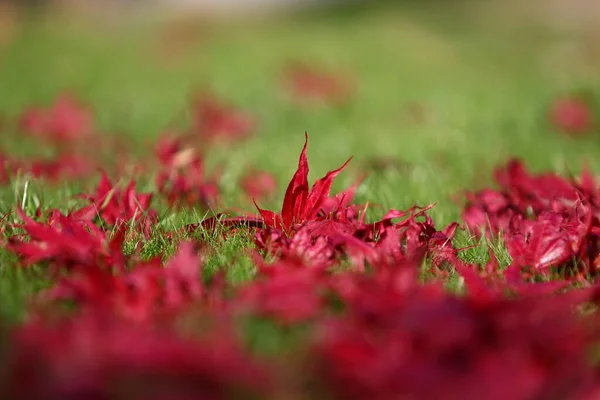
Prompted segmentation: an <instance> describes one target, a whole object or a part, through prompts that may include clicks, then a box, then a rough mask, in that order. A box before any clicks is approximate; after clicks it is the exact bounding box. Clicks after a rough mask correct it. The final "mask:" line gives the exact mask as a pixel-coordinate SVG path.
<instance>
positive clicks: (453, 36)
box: [0, 8, 600, 329]
mask: <svg viewBox="0 0 600 400" xmlns="http://www.w3.org/2000/svg"><path fill="white" fill-rule="evenodd" d="M411 15H412V14H411V13H408V12H401V10H398V9H385V8H384V9H383V10H378V11H374V12H366V13H355V14H350V15H346V16H345V17H343V18H335V17H333V16H329V17H320V16H314V17H311V16H304V17H302V18H298V19H285V20H283V21H282V20H279V21H260V22H255V23H248V24H245V25H243V26H239V25H226V26H220V27H219V26H215V27H213V26H210V27H206V29H205V33H204V34H202V35H199V38H198V40H197V41H195V42H193V43H192V44H191V45H190V46H189V48H188V51H187V53H186V54H185V55H183V56H181V57H180V58H179V59H174V60H170V61H172V62H171V63H165V62H164V61H165V60H164V59H163V60H161V58H160V57H158V56H157V54H159V51H158V47H159V43H160V40H159V37H160V32H161V25H160V24H158V23H139V24H136V25H134V26H121V25H119V24H118V23H115V24H114V26H111V27H110V28H108V29H107V28H100V27H99V25H95V24H94V23H91V26H90V25H89V24H87V25H86V24H82V23H73V22H72V21H70V22H65V23H59V22H57V21H56V20H51V19H44V20H38V21H33V22H30V23H25V24H23V25H21V26H19V27H18V28H17V32H15V37H14V40H13V41H12V42H11V43H9V44H8V45H7V46H6V47H5V48H3V49H2V50H1V52H0V93H2V96H0V112H1V113H2V115H4V116H5V118H6V120H8V121H10V120H11V118H13V117H15V116H16V115H18V113H19V111H20V110H21V109H22V108H23V107H25V106H27V105H30V104H32V103H42V104H44V103H48V102H50V101H51V100H52V99H53V97H54V96H55V95H56V94H57V93H58V92H59V91H61V90H63V89H71V90H73V91H75V92H76V93H77V94H79V95H80V96H81V97H82V98H83V99H85V100H86V101H89V102H90V103H91V104H92V105H93V106H94V108H95V110H96V117H97V124H98V127H99V129H100V130H101V131H104V132H107V133H106V134H107V135H123V134H125V135H127V137H128V138H129V140H131V141H132V143H135V145H134V146H133V152H134V153H136V154H137V155H140V156H141V155H144V153H147V152H148V151H150V149H151V147H150V146H149V145H148V143H152V141H153V139H154V138H156V137H157V136H158V135H159V134H160V133H161V132H163V131H165V130H166V129H168V128H177V127H184V126H185V125H186V118H187V115H186V112H185V110H186V104H187V101H188V99H189V95H190V93H192V91H193V90H194V89H195V88H202V87H205V86H208V87H211V88H213V89H214V91H215V92H216V93H218V94H219V95H220V96H222V97H223V98H225V99H228V100H229V101H231V102H232V103H234V104H236V105H238V106H240V107H241V108H243V109H246V110H248V111H249V112H251V113H253V114H254V115H256V116H257V117H258V118H259V121H260V126H259V129H258V131H257V135H256V136H255V137H254V138H253V139H251V140H249V141H247V142H243V143H239V144H235V145H232V146H230V147H228V148H224V147H221V148H217V149H214V150H211V151H210V152H209V164H210V165H211V166H215V165H222V166H224V171H225V174H224V176H223V181H222V189H223V197H222V202H221V205H222V207H223V208H224V209H227V208H229V207H238V206H240V204H239V198H240V190H239V188H238V187H237V179H238V178H239V176H240V175H241V174H242V173H243V172H244V169H245V168H246V167H247V166H248V165H254V166H256V167H258V168H261V169H265V170H268V171H271V172H273V173H274V174H275V175H276V177H277V178H278V179H279V182H280V184H279V187H280V190H279V196H278V198H277V200H276V201H274V202H273V203H272V204H261V206H264V207H271V208H274V209H277V208H279V207H280V204H281V200H282V198H283V192H284V190H285V186H286V184H287V181H288V180H289V178H290V177H291V175H292V174H293V172H294V170H295V167H296V162H297V157H298V154H299V152H300V149H301V147H302V144H303V140H304V131H308V133H309V134H310V143H309V149H308V157H309V162H310V167H311V171H312V172H311V179H316V178H317V177H320V176H322V175H324V174H325V172H327V171H329V170H331V169H334V168H337V167H338V166H339V165H341V164H342V163H343V162H344V161H345V160H346V159H347V158H348V157H349V156H351V155H353V156H354V157H355V158H354V160H353V161H352V163H351V166H350V167H349V168H348V170H347V171H345V172H344V173H343V174H342V175H341V176H340V177H339V179H338V180H337V183H336V184H335V187H334V188H335V189H336V190H338V189H342V188H344V187H345V186H347V185H349V184H350V183H351V182H352V181H353V180H354V179H355V178H356V177H357V176H358V175H359V174H360V173H362V172H364V169H365V167H364V165H365V164H366V163H367V161H368V160H369V159H372V158H390V159H393V160H396V161H397V162H399V163H402V164H403V165H404V167H403V168H400V169H390V170H387V171H383V172H371V173H370V175H369V176H368V178H367V180H366V181H365V183H364V184H363V185H362V186H361V188H360V190H359V191H358V199H357V200H358V201H359V202H364V201H367V200H368V201H370V202H371V207H370V212H371V214H370V216H371V218H373V219H374V218H376V217H378V216H381V215H382V214H383V213H384V212H385V211H386V210H388V209H389V208H397V209H405V208H408V207H410V206H412V205H414V204H420V205H425V204H429V203H434V202H437V205H436V207H435V208H434V209H433V210H432V212H431V215H432V216H433V217H434V219H435V221H436V223H437V224H438V226H440V227H441V226H443V225H445V224H447V223H449V222H451V221H454V220H457V219H458V218H459V217H460V205H459V204H456V203H455V202H454V201H453V200H452V197H453V196H454V195H457V194H460V193H461V191H463V190H465V189H475V188H480V187H482V186H488V185H491V184H492V182H491V171H492V169H493V167H494V166H495V165H497V164H498V163H502V162H503V161H505V160H506V159H507V157H509V156H519V157H523V158H524V159H526V161H527V164H528V165H529V166H531V167H532V169H533V170H535V171H539V170H543V169H551V170H555V171H558V172H561V173H565V172H568V171H574V172H577V171H578V170H579V169H580V168H581V166H582V165H583V163H585V162H588V163H589V164H590V166H591V168H592V170H593V171H598V170H600V158H599V157H597V156H598V155H599V154H600V141H598V140H597V137H596V136H590V137H589V138H584V139H577V140H573V139H570V138H566V137H563V136H561V135H559V134H557V133H555V132H554V131H552V129H551V128H550V127H549V126H548V123H547V121H546V119H545V108H546V106H547V103H548V102H549V101H550V100H551V99H552V98H553V97H554V96H556V95H558V94H560V93H562V92H564V91H565V90H571V89H579V88H584V89H589V90H595V89H596V88H597V87H598V81H597V80H596V81H594V80H593V79H592V78H590V77H589V76H585V74H582V73H580V72H579V71H581V68H580V66H581V60H580V59H578V58H574V59H570V58H565V57H560V56H554V58H552V59H550V60H549V57H550V56H549V54H551V53H550V51H551V48H552V46H553V45H554V43H555V42H556V37H557V35H555V34H549V33H548V32H544V31H542V30H540V32H539V33H536V34H535V35H533V34H527V36H523V33H522V32H521V33H520V32H503V33H502V35H499V34H498V32H497V31H495V33H494V32H492V31H490V32H486V31H482V30H475V29H474V28H472V27H471V26H470V24H469V23H468V21H464V20H462V19H460V18H454V17H452V18H454V19H452V21H453V23H454V26H458V27H459V29H450V28H448V27H449V26H451V24H449V23H443V24H442V23H439V21H437V19H436V20H435V22H432V21H433V20H432V19H427V18H424V19H422V20H419V19H418V18H413V17H411ZM449 18H450V17H449ZM163 58H166V57H163ZM289 60H301V61H308V62H314V63H315V64H316V65H318V66H323V67H325V68H333V69H338V68H339V69H341V70H344V71H348V72H350V73H352V74H353V75H354V76H355V77H356V80H357V82H358V93H357V94H356V96H355V97H354V98H353V99H352V100H351V101H350V102H349V103H348V104H345V105H343V106H339V107H303V108H302V107H301V108H299V107H298V106H296V105H295V104H294V103H292V102H291V101H289V99H288V98H287V97H286V96H285V94H284V93H283V92H282V89H281V86H280V80H279V76H280V73H281V68H282V66H284V65H285V64H286V62H287V61H289ZM167 61H169V60H167ZM410 102H416V103H418V104H421V105H422V106H424V107H426V108H427V110H428V111H429V113H430V114H431V119H430V120H428V121H414V120H413V119H411V117H410V116H409V115H407V111H406V104H408V103H410ZM3 129H4V133H3V135H2V138H0V145H2V146H3V148H7V149H10V150H11V152H13V153H15V154H21V155H26V154H31V153H44V152H45V151H46V149H44V148H36V147H35V146H31V143H29V142H28V144H22V143H20V142H15V141H14V140H13V139H7V138H14V136H13V135H10V132H11V131H14V126H11V124H10V123H9V124H7V125H5V126H4V128H3ZM23 143H24V142H23ZM149 180H150V177H146V176H142V177H140V181H141V184H142V186H143V185H144V184H145V183H146V182H148V181H149ZM23 182H24V181H18V182H15V183H14V184H13V185H10V186H9V187H5V188H1V189H0V211H1V212H2V213H6V212H8V211H10V210H11V209H14V207H15V206H16V205H17V202H18V201H20V199H21V198H22V197H21V196H22V191H23V188H24V186H23V184H24V183H23ZM95 184H96V182H83V183H78V184H74V185H70V184H66V183H65V184H60V185H58V186H57V187H50V186H47V185H44V184H43V183H40V182H32V183H31V187H30V189H29V190H30V191H31V192H32V194H35V195H36V196H37V197H38V198H39V199H42V201H43V205H44V207H45V208H49V207H60V208H67V207H69V206H72V205H73V202H72V200H69V199H68V198H69V197H70V196H71V195H73V194H75V193H78V192H79V191H80V190H90V189H92V188H93V187H94V186H95ZM142 188H143V187H142ZM32 194H30V198H33V197H31V196H32ZM244 207H246V208H247V209H249V210H251V209H252V207H251V203H247V204H244ZM159 213H161V215H162V216H163V220H162V222H161V228H163V230H164V231H167V230H171V229H173V227H179V226H182V225H183V224H184V223H187V222H197V221H199V220H201V219H202V218H203V216H204V213H203V212H202V211H200V210H186V211H181V212H178V213H170V212H169V211H168V210H167V209H166V208H165V207H159ZM209 242H210V243H211V244H213V245H214V247H215V249H216V250H215V251H213V252H210V253H209V255H208V260H207V270H208V271H214V270H217V269H220V268H226V269H227V275H228V277H229V278H230V279H232V280H234V281H236V282H237V281H243V280H245V279H249V278H250V277H251V276H252V274H253V267H252V263H250V262H249V260H248V258H247V257H246V256H245V255H244V254H243V253H241V252H240V250H241V249H243V248H245V247H247V246H248V245H249V243H250V242H249V239H248V238H246V237H242V236H240V237H236V238H235V239H234V240H232V241H229V242H222V241H218V240H217V239H216V238H211V239H210V240H209ZM458 243H459V245H461V246H462V245H464V246H468V245H472V244H475V243H476V241H475V240H474V239H472V238H470V237H469V236H468V235H467V234H464V233H462V234H461V237H459V241H458ZM130 245H131V246H132V247H133V245H134V244H130ZM486 247H487V244H485V243H484V244H482V245H481V246H479V247H478V248H476V249H472V250H469V251H468V252H467V253H466V256H465V257H466V258H467V260H468V261H470V262H481V263H485V261H486V260H487V250H486ZM165 250H166V251H167V253H170V252H172V251H173V244H172V243H169V242H168V241H167V240H165V238H164V237H163V236H161V235H160V234H158V235H157V237H155V238H153V239H151V240H150V241H149V242H148V243H145V244H144V250H143V254H144V255H146V256H153V255H157V254H161V253H162V252H163V251H165ZM499 257H500V259H501V262H503V263H506V262H507V255H506V254H505V253H503V254H501V255H499ZM42 286H43V282H41V281H40V278H39V276H37V275H36V273H35V271H33V270H32V271H20V270H18V268H17V265H16V262H15V259H14V257H12V256H10V255H8V254H6V253H2V255H1V257H0V315H4V316H8V317H11V318H16V317H18V316H20V315H22V311H23V309H24V303H23V301H24V300H25V299H26V298H27V296H29V295H30V294H31V293H33V292H35V290H37V289H38V288H39V287H42ZM265 329H268V327H266V328H265Z"/></svg>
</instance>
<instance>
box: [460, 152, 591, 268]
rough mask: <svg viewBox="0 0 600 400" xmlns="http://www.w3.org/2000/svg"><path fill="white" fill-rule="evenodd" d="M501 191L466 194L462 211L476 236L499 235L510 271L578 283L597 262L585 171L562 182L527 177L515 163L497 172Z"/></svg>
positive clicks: (550, 175)
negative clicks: (553, 275)
mask: <svg viewBox="0 0 600 400" xmlns="http://www.w3.org/2000/svg"><path fill="white" fill-rule="evenodd" d="M496 181H497V182H498V184H499V186H500V189H499V190H493V189H484V190H482V191H480V192H477V193H469V194H468V196H467V198H468V204H467V206H466V208H465V210H464V213H463V219H464V220H465V223H466V225H467V226H468V227H469V228H470V229H471V230H472V231H473V232H475V233H478V234H481V233H484V232H485V233H486V234H488V235H498V234H501V235H502V238H503V239H504V241H505V243H506V247H507V249H508V251H509V253H510V256H511V257H512V264H511V268H513V269H518V270H524V269H528V270H529V273H530V274H532V275H546V276H547V275H549V274H551V273H552V272H557V271H558V272H560V273H561V275H562V277H564V278H567V277H569V276H572V277H573V278H575V279H579V280H583V279H584V278H585V277H586V276H589V275H592V276H593V275H596V274H597V272H598V263H599V262H600V258H599V256H600V247H599V239H600V219H599V218H598V217H599V216H600V208H599V207H600V198H599V197H598V186H597V184H596V183H595V180H594V179H593V177H592V176H591V175H590V173H589V172H588V171H585V170H584V171H583V173H582V174H581V177H580V178H579V179H578V180H576V179H565V178H562V177H560V176H558V175H556V174H553V173H544V174H540V175H532V174H531V173H529V172H528V171H527V170H526V169H525V167H524V166H523V164H522V163H521V162H520V161H518V160H512V161H510V162H509V163H508V164H507V165H506V166H505V167H504V168H501V169H498V170H497V171H496Z"/></svg>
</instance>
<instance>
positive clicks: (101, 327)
mask: <svg viewBox="0 0 600 400" xmlns="http://www.w3.org/2000/svg"><path fill="white" fill-rule="evenodd" d="M297 74H298V72H297V71H296V75H297ZM304 74H305V75H306V72H304ZM301 78H302V79H301ZM295 79H296V85H299V86H298V87H301V88H302V87H313V86H314V87H319V86H327V85H325V83H326V82H327V80H325V79H323V80H318V79H316V78H311V79H306V77H302V76H300V77H298V76H296V78H295ZM313 81H314V82H313ZM307 82H308V83H307ZM311 82H312V83H311ZM315 82H316V84H315ZM333 87H334V85H333V84H331V87H329V86H327V88H321V89H322V91H324V92H326V93H325V95H327V96H330V95H331V96H334V97H335V96H336V95H335V93H336V91H337V90H338V89H335V90H334V89H333ZM321 89H320V90H321ZM314 90H316V89H314ZM311 91H313V89H311ZM196 106H197V109H196V112H195V115H194V122H193V128H192V129H191V131H190V134H189V135H188V136H187V137H188V138H190V137H193V136H194V135H195V136H196V138H197V137H200V138H201V139H202V140H206V141H207V143H208V142H211V141H212V138H228V139H233V138H237V139H239V138H242V137H246V136H247V135H248V134H249V133H250V132H251V129H250V128H251V127H252V126H253V124H252V123H250V119H249V118H246V116H244V115H239V114H238V113H237V112H236V111H235V110H233V109H231V108H229V107H226V106H223V105H222V104H221V103H216V102H214V101H212V100H206V101H204V100H203V101H200V102H199V103H197V104H196ZM22 121H23V122H22V127H23V129H24V131H26V132H30V133H31V134H32V135H34V136H36V137H39V138H44V140H49V141H54V143H58V142H60V141H64V140H68V141H78V140H80V139H81V142H82V143H83V144H82V146H84V147H85V146H86V145H85V143H86V140H87V139H83V138H86V137H87V135H90V134H91V133H93V125H92V124H91V122H90V120H89V115H88V112H87V111H86V109H84V108H82V106H80V105H78V103H76V102H74V101H73V100H71V99H70V98H63V99H61V100H59V101H58V102H57V103H56V104H55V105H54V106H52V107H51V108H50V109H49V110H39V109H32V110H29V111H27V113H26V115H25V116H24V117H23V119H22ZM209 139H210V140H209ZM307 146H308V135H307V136H306V143H305V145H304V147H303V149H302V151H301V153H300V157H299V161H298V168H297V170H296V172H295V174H294V175H293V177H292V179H291V180H290V182H289V184H288V186H287V190H286V191H285V195H284V198H283V204H282V207H281V210H279V211H270V210H266V209H263V208H261V207H260V206H259V205H258V203H263V202H264V201H265V200H264V198H269V197H270V196H272V194H273V191H274V190H275V186H276V185H275V181H274V179H273V177H272V176H271V175H269V174H268V173H266V172H257V171H255V170H250V172H248V173H247V174H245V175H244V176H243V177H242V178H241V184H242V187H243V190H245V191H246V192H247V195H248V196H249V197H251V198H253V199H254V200H255V205H256V210H257V212H256V213H254V214H252V215H234V216H224V215H220V214H219V215H217V216H214V217H211V218H207V219H205V220H204V221H202V222H199V223H197V224H192V225H189V226H186V227H185V229H183V230H179V231H177V232H170V235H165V238H166V237H168V238H169V240H166V239H165V240H163V241H162V242H161V243H163V244H164V245H165V246H164V247H169V246H170V245H174V249H173V251H174V252H173V254H171V252H170V251H167V250H166V249H165V248H162V247H161V248H160V251H159V253H158V254H154V256H153V257H147V256H145V255H144V244H145V243H148V242H149V241H152V240H153V239H155V238H157V237H158V238H162V236H161V234H162V233H164V232H159V228H158V226H159V225H160V224H161V222H162V221H161V217H160V214H159V213H158V212H157V211H156V210H157V209H159V208H158V207H160V203H157V202H156V200H159V201H160V200H163V201H164V203H166V204H168V205H169V206H181V207H188V206H201V207H204V208H210V207H211V206H212V205H213V204H214V202H215V201H216V200H217V198H218V195H219V186H218V183H219V177H218V176H208V175H207V174H206V172H205V168H204V159H203V157H202V154H200V153H199V152H198V150H197V148H196V147H195V146H194V145H191V144H184V141H183V140H180V139H176V138H172V137H166V138H163V139H162V140H160V141H159V142H158V143H157V144H156V147H155V148H156V154H155V155H156V158H157V159H158V163H155V164H157V165H156V168H155V169H154V170H151V169H152V168H154V167H153V166H152V163H148V165H149V166H146V167H147V169H150V170H151V171H150V172H151V173H153V174H154V177H155V178H154V187H155V189H154V190H151V191H149V192H144V193H140V191H139V187H138V186H137V184H136V181H135V180H133V179H131V180H129V181H127V183H125V184H123V183H119V182H116V183H113V181H111V179H110V178H109V177H108V174H107V173H104V172H103V173H102V174H101V176H100V180H99V183H98V185H97V187H96V189H95V190H94V191H93V192H88V193H83V194H81V195H79V196H78V197H77V198H78V199H79V201H81V202H82V204H81V205H79V206H77V207H74V208H71V209H70V211H69V212H65V211H64V210H62V209H61V210H58V209H42V208H41V207H40V208H38V209H37V210H32V209H31V207H26V204H25V202H24V205H23V208H17V209H16V210H15V213H14V215H9V216H7V217H6V218H4V219H3V220H2V230H3V232H4V235H5V239H4V240H3V241H2V247H3V248H4V250H5V251H9V252H11V253H13V254H14V256H16V257H17V258H18V260H19V265H20V266H21V267H22V268H31V267H33V266H36V267H37V268H36V270H38V272H39V273H42V274H46V282H47V287H46V288H45V289H44V290H42V291H40V292H39V293H37V294H36V295H35V296H34V297H33V298H32V299H30V300H31V301H30V304H29V306H30V307H29V309H28V313H27V320H26V321H25V322H22V323H20V324H12V325H10V326H8V325H6V326H5V325H1V324H0V398H2V399H28V400H29V399H44V400H45V399H156V400H162V399H177V400H179V399H182V400H184V399H204V398H205V399H220V398H236V399H237V398H316V399H318V398H344V399H364V398H376V399H391V398H407V399H439V398H448V399H481V398H491V399H554V398H561V399H562V398H569V399H589V400H591V399H595V398H598V397H599V396H600V380H599V378H600V376H599V373H600V370H599V369H598V365H597V363H596V362H595V358H596V357H595V352H596V351H597V344H598V340H599V339H600V336H599V335H600V330H599V329H598V328H597V327H598V326H599V325H598V319H597V316H598V315H597V312H596V308H597V305H598V302H599V301H600V288H599V287H598V286H596V285H595V284H594V283H593V281H592V280H591V279H589V278H590V277H591V276H593V275H595V274H596V273H597V270H598V263H599V262H600V261H599V260H600V258H599V257H600V254H599V246H598V239H599V235H600V219H599V217H600V210H599V209H598V206H599V205H600V198H598V196H597V194H596V193H597V185H596V183H595V181H594V179H593V178H592V177H591V175H590V174H589V173H588V172H585V171H584V173H583V174H582V175H581V177H580V178H579V179H565V178H562V177H560V176H558V175H555V174H542V175H532V174H530V173H529V172H528V171H527V170H526V169H525V167H524V166H523V165H522V163H520V162H518V161H511V162H510V163H509V164H508V165H507V166H506V167H505V168H502V169H500V170H498V171H497V173H496V180H497V182H498V184H499V186H500V188H499V189H498V190H493V189H485V190H482V191H480V192H477V193H469V194H468V204H467V206H466V209H465V211H464V215H463V217H464V222H465V224H466V226H467V228H469V229H470V230H471V231H473V232H475V233H477V234H478V235H487V236H488V237H489V238H490V239H492V240H495V239H496V237H498V236H500V237H501V238H502V239H503V240H504V243H505V244H506V248H507V250H508V252H509V254H510V256H511V258H512V262H511V263H510V265H509V266H508V267H507V268H502V267H501V265H500V263H499V261H498V259H497V257H496V255H495V254H494V252H493V251H491V250H490V259H489V262H488V263H487V264H485V265H475V264H470V263H468V262H466V261H464V260H463V258H462V257H461V250H462V249H459V248H457V247H456V246H455V244H454V237H455V235H456V233H457V231H458V230H459V224H457V223H451V224H449V225H448V226H446V227H443V228H438V227H437V226H436V224H435V222H434V221H433V219H432V218H431V217H430V215H429V214H428V212H429V210H430V209H431V208H432V207H433V205H428V206H424V207H419V206H414V207H412V208H410V209H408V210H395V209H392V210H389V211H388V212H387V213H385V215H384V216H383V217H382V218H381V219H380V220H377V221H374V222H371V221H370V220H369V219H368V216H367V212H368V203H367V204H364V205H363V204H356V203H355V202H354V197H355V191H356V188H357V185H358V183H357V184H355V185H352V186H351V187H349V188H347V189H346V190H343V191H342V192H340V193H338V194H334V195H332V194H331V189H332V186H333V181H334V179H335V178H336V177H337V176H338V175H339V174H340V173H342V172H343V171H344V169H345V167H346V166H347V165H348V163H349V162H350V160H348V161H347V162H346V163H344V164H343V165H342V166H341V167H339V168H337V169H334V170H332V171H330V172H328V173H327V174H325V176H324V177H322V178H320V179H317V180H316V181H315V183H314V184H313V185H312V186H310V185H309V181H308V173H309V165H308V158H307ZM5 165H6V166H11V165H16V164H11V163H10V162H9V161H7V162H5ZM73 169H75V170H76V169H77V168H73ZM16 173H17V170H16V169H11V168H5V169H3V170H2V174H3V175H0V179H2V181H3V182H5V181H10V180H11V179H14V177H15V174H16ZM33 175H34V176H35V175H36V174H33ZM148 178H149V177H148ZM147 181H151V179H147ZM359 182H360V181H359ZM153 202H154V203H153ZM167 228H168V227H167ZM196 231H202V232H204V233H208V235H204V236H207V237H211V238H217V240H228V239H229V238H230V237H231V236H234V235H233V232H235V236H238V235H249V237H250V238H252V239H253V243H254V246H253V248H251V249H245V251H246V255H248V253H249V255H250V260H251V263H252V267H253V271H252V272H251V273H252V274H253V276H252V279H250V280H248V281H245V282H243V283H235V284H234V283H232V282H230V281H229V280H228V279H226V274H227V268H228V266H226V267H225V269H222V270H218V271H216V272H215V271H214V268H210V267H208V266H209V265H210V263H209V262H207V260H208V259H209V258H210V257H212V256H213V255H214V250H215V249H213V248H211V243H212V242H211V241H202V240H197V239H196V240H193V241H191V240H189V237H188V236H187V235H188V233H192V234H193V236H194V237H198V235H195V233H196ZM204 236H202V235H200V237H204ZM186 237H187V240H183V239H182V238H186ZM132 244H133V246H132ZM169 248H170V247H169ZM232 267H234V266H232ZM557 277H558V278H560V279H557ZM424 281H426V282H424ZM573 281H575V282H576V283H578V285H574V284H573ZM449 282H450V283H451V282H454V283H453V285H454V288H455V291H456V292H458V293H454V292H452V291H449V290H447V288H445V285H446V284H448V283H449ZM581 283H585V285H582V284H581ZM582 286H584V287H582ZM265 326H266V327H267V329H268V330H267V332H268V333H264V332H263V331H261V329H262V328H264V327H265ZM261 327H262V328H261ZM257 331H258V333H257ZM261 340H262V341H273V343H275V344H273V346H277V343H279V344H281V343H289V345H285V346H283V345H282V346H280V348H278V350H279V351H278V352H276V353H277V354H265V353H264V349H263V350H261V345H260V342H261ZM257 342H258V343H257ZM271 344H272V343H271ZM266 347H269V346H268V345H267V346H266ZM271 347H272V346H271ZM267 353H268V352H267Z"/></svg>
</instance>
